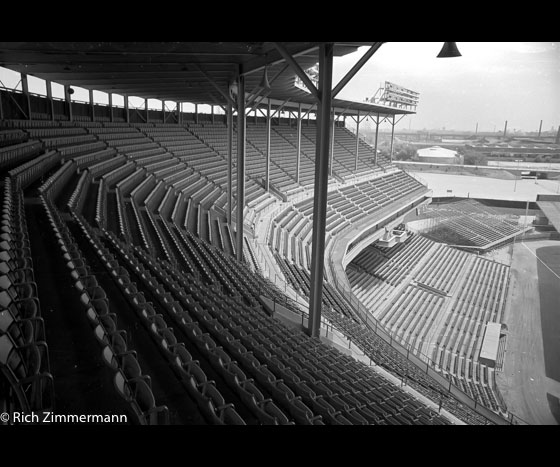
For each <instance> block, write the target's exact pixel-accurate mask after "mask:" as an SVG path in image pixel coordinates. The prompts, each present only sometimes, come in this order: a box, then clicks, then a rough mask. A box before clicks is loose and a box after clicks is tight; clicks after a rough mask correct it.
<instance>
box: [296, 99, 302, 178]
mask: <svg viewBox="0 0 560 467" xmlns="http://www.w3.org/2000/svg"><path fill="white" fill-rule="evenodd" d="M296 158H297V159H296V160H297V163H296V182H297V183H299V168H300V165H301V102H300V103H299V104H298V113H297V152H296Z"/></svg>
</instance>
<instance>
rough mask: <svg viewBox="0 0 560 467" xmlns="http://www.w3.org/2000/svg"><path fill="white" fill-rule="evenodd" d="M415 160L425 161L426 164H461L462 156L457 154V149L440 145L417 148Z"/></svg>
mask: <svg viewBox="0 0 560 467" xmlns="http://www.w3.org/2000/svg"><path fill="white" fill-rule="evenodd" d="M416 160H417V162H425V163H427V164H463V156H461V155H459V154H457V151H452V150H451V149H445V148H442V147H440V146H432V147H431V148H424V149H418V150H417V151H416Z"/></svg>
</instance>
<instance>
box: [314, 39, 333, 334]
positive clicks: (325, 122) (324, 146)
mask: <svg viewBox="0 0 560 467" xmlns="http://www.w3.org/2000/svg"><path fill="white" fill-rule="evenodd" d="M333 49H334V47H333V44H332V43H327V44H322V45H321V46H320V47H319V89H318V108H317V130H316V139H317V144H316V148H315V185H314V197H313V233H312V237H311V238H312V253H311V284H310V285H311V290H310V294H309V298H310V300H309V326H308V329H307V332H308V334H309V335H310V336H312V337H317V338H318V337H319V336H320V325H321V306H322V303H323V300H322V297H323V274H324V273H323V268H324V261H325V228H326V220H327V194H328V187H329V177H328V174H329V141H330V128H331V126H330V113H331V107H332V71H333Z"/></svg>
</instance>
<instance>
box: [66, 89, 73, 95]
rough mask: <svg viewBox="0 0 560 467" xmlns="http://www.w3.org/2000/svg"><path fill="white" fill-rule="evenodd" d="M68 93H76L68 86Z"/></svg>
mask: <svg viewBox="0 0 560 467" xmlns="http://www.w3.org/2000/svg"><path fill="white" fill-rule="evenodd" d="M67 92H68V94H69V95H70V96H71V95H72V94H74V90H73V89H72V88H68V91H67Z"/></svg>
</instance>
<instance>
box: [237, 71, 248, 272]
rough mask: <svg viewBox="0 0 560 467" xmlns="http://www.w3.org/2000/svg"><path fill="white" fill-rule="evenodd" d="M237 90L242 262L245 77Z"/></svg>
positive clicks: (239, 251) (240, 253) (240, 247)
mask: <svg viewBox="0 0 560 467" xmlns="http://www.w3.org/2000/svg"><path fill="white" fill-rule="evenodd" d="M237 86H238V89H237V234H236V243H237V248H236V255H237V260H238V261H243V230H244V229H243V208H244V207H245V124H246V118H247V117H246V115H245V77H244V76H243V75H240V76H239V78H238V84H237Z"/></svg>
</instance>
